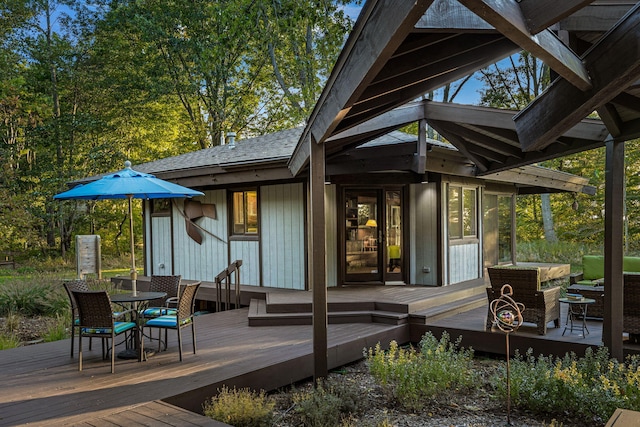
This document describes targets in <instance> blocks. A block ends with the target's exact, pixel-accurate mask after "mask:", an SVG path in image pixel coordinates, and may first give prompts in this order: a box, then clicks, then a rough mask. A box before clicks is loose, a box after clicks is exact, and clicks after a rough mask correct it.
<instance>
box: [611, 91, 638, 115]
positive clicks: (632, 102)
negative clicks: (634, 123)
mask: <svg viewBox="0 0 640 427" xmlns="http://www.w3.org/2000/svg"><path fill="white" fill-rule="evenodd" d="M611 102H612V103H613V104H616V105H619V106H621V107H624V108H628V109H629V110H631V111H635V112H637V113H640V98H638V97H637V96H633V95H631V94H630V93H627V92H622V93H620V94H618V96H616V97H615V98H613V99H612V100H611Z"/></svg>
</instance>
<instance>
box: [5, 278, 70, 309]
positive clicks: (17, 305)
mask: <svg viewBox="0 0 640 427" xmlns="http://www.w3.org/2000/svg"><path fill="white" fill-rule="evenodd" d="M60 288H61V287H60ZM68 306H69V303H68V297H66V296H65V295H64V294H63V293H62V291H61V289H56V288H54V287H53V286H52V285H50V284H49V283H46V282H40V281H35V282H32V283H23V282H14V281H12V282H8V283H5V284H4V285H3V286H2V287H0V314H7V313H20V314H23V315H25V316H41V315H43V316H53V315H56V314H58V313H63V312H65V311H66V310H67V309H68Z"/></svg>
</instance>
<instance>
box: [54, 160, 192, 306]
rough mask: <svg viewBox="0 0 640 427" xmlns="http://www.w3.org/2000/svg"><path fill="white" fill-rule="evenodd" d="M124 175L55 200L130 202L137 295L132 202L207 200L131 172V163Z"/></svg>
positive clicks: (106, 178) (78, 188)
mask: <svg viewBox="0 0 640 427" xmlns="http://www.w3.org/2000/svg"><path fill="white" fill-rule="evenodd" d="M124 166H125V168H124V169H122V170H121V171H118V172H115V173H112V174H108V175H105V176H103V177H102V178H100V179H98V180H96V181H93V182H90V183H88V184H83V185H78V186H76V187H74V188H72V189H71V190H68V191H65V192H63V193H60V194H56V195H55V196H53V198H54V199H56V200H108V199H127V200H128V201H129V236H130V240H131V290H132V291H133V293H134V294H135V293H137V288H136V280H137V277H138V274H137V271H136V259H135V255H134V241H133V206H132V199H168V198H184V197H194V196H204V193H202V192H200V191H196V190H192V189H190V188H187V187H183V186H181V185H178V184H174V183H172V182H168V181H164V180H162V179H159V178H156V177H155V176H154V175H150V174H148V173H142V172H137V171H135V170H133V169H131V162H130V161H128V160H127V161H126V162H125V163H124Z"/></svg>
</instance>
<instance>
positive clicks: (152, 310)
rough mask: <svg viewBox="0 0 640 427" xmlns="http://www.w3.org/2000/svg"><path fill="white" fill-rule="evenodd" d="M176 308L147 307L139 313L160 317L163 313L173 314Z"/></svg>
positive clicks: (145, 315) (144, 315)
mask: <svg viewBox="0 0 640 427" xmlns="http://www.w3.org/2000/svg"><path fill="white" fill-rule="evenodd" d="M177 312H178V310H176V309H175V308H166V307H149V308H147V309H145V310H143V311H142V313H140V316H142V317H146V318H149V317H160V316H164V315H169V316H175V315H176V313H177Z"/></svg>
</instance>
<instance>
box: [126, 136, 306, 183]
mask: <svg viewBox="0 0 640 427" xmlns="http://www.w3.org/2000/svg"><path fill="white" fill-rule="evenodd" d="M301 134H302V128H301V127H299V128H293V129H287V130H283V131H279V132H274V133H270V134H267V135H262V136H258V137H255V138H249V139H244V140H239V141H236V142H235V144H233V145H220V146H217V147H211V148H205V149H203V150H198V151H193V152H191V153H186V154H181V155H179V156H175V157H167V158H165V159H160V160H155V161H153V162H148V163H142V164H140V165H136V166H135V167H134V168H135V169H136V170H139V171H140V172H147V173H153V174H159V175H162V174H164V173H167V172H175V171H181V170H185V169H199V168H211V167H218V168H222V169H226V168H237V167H242V166H246V165H251V166H257V165H260V164H264V163H274V162H287V161H288V160H289V158H290V157H291V154H292V153H293V150H294V148H295V146H296V144H297V142H298V139H299V138H300V135H301Z"/></svg>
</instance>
